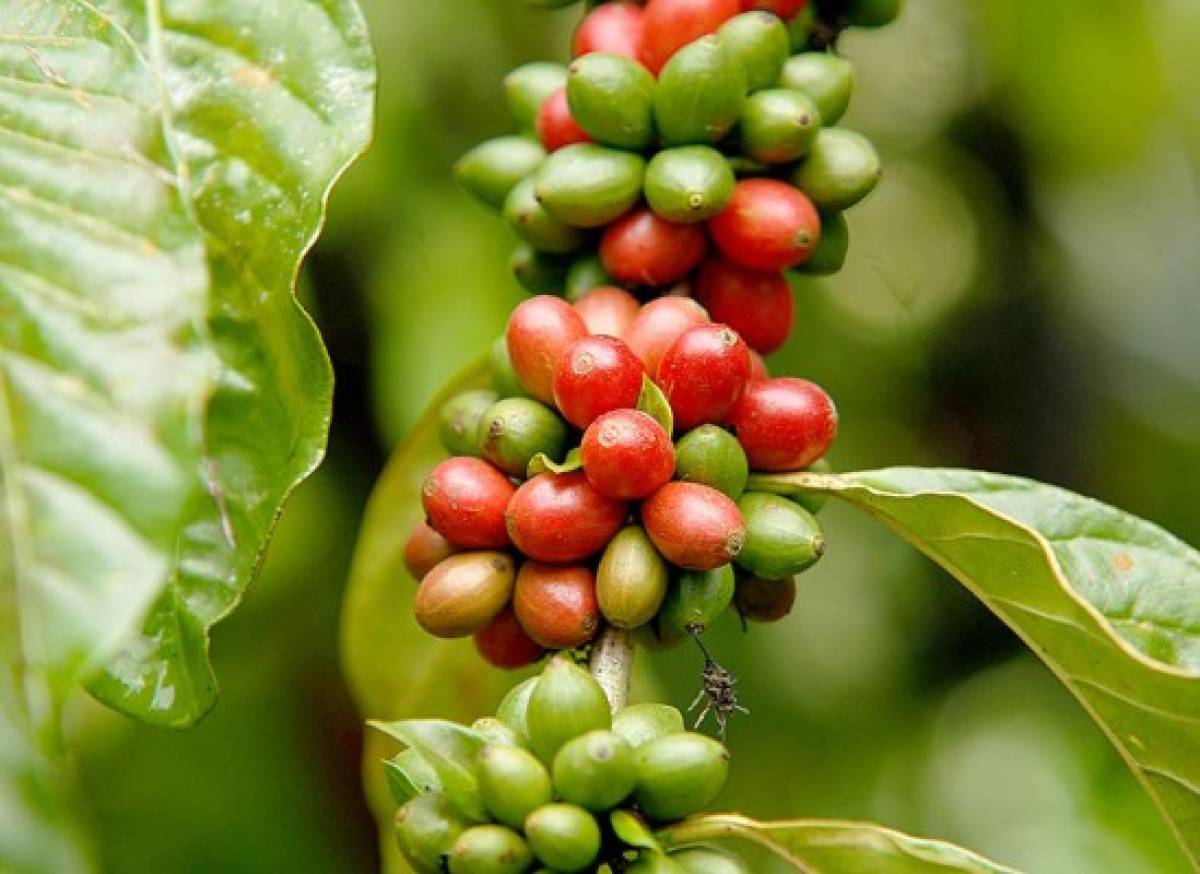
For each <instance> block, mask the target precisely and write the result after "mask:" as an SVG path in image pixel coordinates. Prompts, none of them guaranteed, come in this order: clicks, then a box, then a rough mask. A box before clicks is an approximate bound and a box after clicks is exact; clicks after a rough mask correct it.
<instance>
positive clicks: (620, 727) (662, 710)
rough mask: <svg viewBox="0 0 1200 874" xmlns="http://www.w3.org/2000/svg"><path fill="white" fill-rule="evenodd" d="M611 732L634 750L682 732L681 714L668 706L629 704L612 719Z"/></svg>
mask: <svg viewBox="0 0 1200 874" xmlns="http://www.w3.org/2000/svg"><path fill="white" fill-rule="evenodd" d="M612 730H613V731H614V732H616V733H617V734H619V735H620V736H621V737H623V738H625V741H626V742H627V743H628V744H629V745H630V746H631V747H633V748H634V749H635V750H636V749H637V748H638V747H640V746H643V745H644V744H648V743H650V741H652V740H658V739H659V738H660V737H666V736H667V735H668V734H679V733H681V732H682V731H683V714H682V713H680V712H679V710H678V709H676V708H674V707H672V706H671V705H670V704H658V703H644V704H630V705H629V706H628V707H626V708H624V709H623V710H621V711H620V712H619V713H617V715H616V716H614V717H613V725H612Z"/></svg>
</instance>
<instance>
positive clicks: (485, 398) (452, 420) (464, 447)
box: [438, 389, 498, 455]
mask: <svg viewBox="0 0 1200 874" xmlns="http://www.w3.org/2000/svg"><path fill="white" fill-rule="evenodd" d="M497 400H498V396H497V395H496V393H495V392H494V391H490V390H488V389H476V390H474V391H464V392H460V393H459V394H456V395H455V396H454V397H452V398H450V400H448V401H446V403H444V404H442V408H441V409H440V410H438V436H439V437H440V438H441V441H442V445H443V446H445V447H446V449H447V450H448V451H449V452H450V454H451V455H479V441H478V439H477V438H478V436H479V420H480V419H481V418H483V414H484V413H486V412H487V409H488V407H490V406H491V405H492V404H494V403H496V401H497Z"/></svg>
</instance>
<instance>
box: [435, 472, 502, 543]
mask: <svg viewBox="0 0 1200 874" xmlns="http://www.w3.org/2000/svg"><path fill="white" fill-rule="evenodd" d="M515 492H516V487H515V486H513V484H512V482H510V481H509V479H508V477H506V476H505V475H504V474H502V473H501V472H500V471H498V470H496V468H494V467H492V466H491V465H490V464H488V463H487V462H486V461H481V460H480V459H478V458H467V457H465V456H461V457H456V458H448V459H446V460H445V461H443V462H442V463H441V464H439V465H438V466H437V467H435V468H434V469H433V471H432V472H430V474H429V476H427V477H426V478H425V482H424V484H423V485H422V486H421V504H422V506H423V507H424V508H425V515H426V517H428V519H429V524H430V525H432V526H433V527H434V528H435V529H436V530H437V532H438V533H439V534H441V535H442V536H443V537H445V538H446V539H447V540H448V541H450V543H451V544H453V545H454V546H456V547H458V548H460V549H503V548H504V547H506V546H508V542H509V541H508V532H507V531H506V530H505V520H504V513H505V510H506V509H507V507H508V503H509V501H510V500H511V499H512V497H513V494H514V493H515Z"/></svg>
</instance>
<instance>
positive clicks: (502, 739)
mask: <svg viewBox="0 0 1200 874" xmlns="http://www.w3.org/2000/svg"><path fill="white" fill-rule="evenodd" d="M471 731H473V732H475V733H476V734H477V735H479V736H480V737H481V738H483V739H484V740H485V741H486V742H487V743H489V744H495V745H496V746H500V747H519V746H520V745H521V743H522V741H521V738H520V737H518V736H517V733H516V732H515V731H513V730H512V729H511V728H509V727H508V726H507V725H505V724H504V723H503V722H501V721H500V720H499V719H497V718H496V717H494V716H481V717H480V718H479V719H476V720H475V721H474V722H472V723H471Z"/></svg>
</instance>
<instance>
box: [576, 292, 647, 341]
mask: <svg viewBox="0 0 1200 874" xmlns="http://www.w3.org/2000/svg"><path fill="white" fill-rule="evenodd" d="M640 309H641V304H639V303H638V299H637V298H636V297H634V296H633V295H632V294H630V293H629V292H627V291H626V290H625V289H623V288H617V287H616V286H613V285H601V286H599V287H596V288H593V289H592V290H591V291H588V292H586V293H585V294H583V295H582V296H581V297H580V298H579V299H578V300H576V301H575V311H576V312H577V313H579V317H580V318H581V319H583V323H584V324H585V325H587V329H588V333H590V334H604V335H605V336H608V337H617V338H623V337H624V336H625V332H626V331H628V330H629V326H630V325H632V324H633V320H634V319H636V318H637V314H638V310H640Z"/></svg>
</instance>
